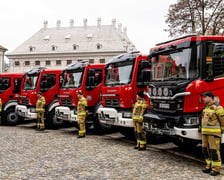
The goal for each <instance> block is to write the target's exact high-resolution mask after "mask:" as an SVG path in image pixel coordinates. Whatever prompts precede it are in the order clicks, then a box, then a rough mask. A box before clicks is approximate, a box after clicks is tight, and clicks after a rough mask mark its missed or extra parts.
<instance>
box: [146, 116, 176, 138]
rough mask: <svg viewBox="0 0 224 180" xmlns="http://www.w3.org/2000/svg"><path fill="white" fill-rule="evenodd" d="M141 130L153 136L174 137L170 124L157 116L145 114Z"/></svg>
mask: <svg viewBox="0 0 224 180" xmlns="http://www.w3.org/2000/svg"><path fill="white" fill-rule="evenodd" d="M143 129H145V130H146V131H147V132H149V133H153V134H159V135H169V136H173V135H175V131H174V128H173V127H172V125H171V123H170V122H169V121H167V120H166V118H164V117H163V116H160V115H159V114H151V113H146V114H145V115H144V121H143Z"/></svg>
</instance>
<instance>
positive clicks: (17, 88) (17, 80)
mask: <svg viewBox="0 0 224 180" xmlns="http://www.w3.org/2000/svg"><path fill="white" fill-rule="evenodd" d="M21 82H22V79H21V78H15V79H14V93H19V92H20V87H21Z"/></svg>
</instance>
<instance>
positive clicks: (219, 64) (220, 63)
mask: <svg viewBox="0 0 224 180" xmlns="http://www.w3.org/2000/svg"><path fill="white" fill-rule="evenodd" d="M223 73H224V55H223V56H219V57H213V76H219V75H222V74H223Z"/></svg>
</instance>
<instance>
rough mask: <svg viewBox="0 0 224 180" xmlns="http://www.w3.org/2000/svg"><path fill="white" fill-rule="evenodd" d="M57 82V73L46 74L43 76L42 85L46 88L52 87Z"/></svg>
mask: <svg viewBox="0 0 224 180" xmlns="http://www.w3.org/2000/svg"><path fill="white" fill-rule="evenodd" d="M55 84H56V75H55V74H44V75H43V76H42V78H41V86H40V88H43V89H45V90H48V89H51V88H52V87H54V86H55Z"/></svg>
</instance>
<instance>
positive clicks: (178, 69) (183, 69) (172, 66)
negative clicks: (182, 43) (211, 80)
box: [152, 46, 199, 81]
mask: <svg viewBox="0 0 224 180" xmlns="http://www.w3.org/2000/svg"><path fill="white" fill-rule="evenodd" d="M197 48H198V47H197V46H194V47H192V48H187V49H181V50H177V51H168V52H166V53H165V54H164V53H163V54H159V55H158V54H157V55H156V56H154V57H152V80H153V81H169V80H175V81H176V80H184V79H194V78H196V77H198V76H199V63H198V62H199V58H198V56H199V55H198V54H197V52H198V51H197Z"/></svg>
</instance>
